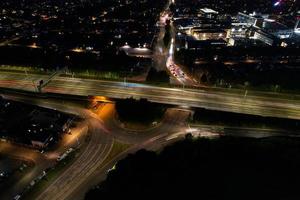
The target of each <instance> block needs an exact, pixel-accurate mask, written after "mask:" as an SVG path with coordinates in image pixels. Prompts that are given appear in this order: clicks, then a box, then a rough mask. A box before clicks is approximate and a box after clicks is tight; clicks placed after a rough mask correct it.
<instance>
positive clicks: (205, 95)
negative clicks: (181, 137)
mask: <svg viewBox="0 0 300 200" xmlns="http://www.w3.org/2000/svg"><path fill="white" fill-rule="evenodd" d="M45 76H46V75H34V74H31V75H28V76H24V75H23V74H22V73H2V72H1V74H0V87H1V88H11V89H17V90H21V91H31V92H35V90H34V88H33V86H32V82H38V81H39V80H41V79H46V78H47V77H45ZM42 93H43V94H45V95H46V94H50V95H72V96H79V97H86V98H87V97H90V96H96V97H97V96H99V97H100V96H101V97H108V98H109V99H124V98H130V97H132V98H135V99H140V98H146V99H148V100H149V101H152V102H156V103H163V104H170V105H178V106H185V107H195V108H206V109H211V110H218V111H227V112H235V113H242V114H251V115H259V116H266V117H278V118H289V119H300V96H298V95H288V94H276V93H264V92H252V91H248V92H246V93H245V91H244V90H234V89H211V88H200V89H189V88H184V89H183V88H168V87H157V86H151V85H145V84H138V83H124V82H113V81H103V80H91V79H79V78H68V77H61V76H57V77H54V78H53V79H52V80H51V81H50V82H49V83H48V84H47V85H46V86H45V87H44V88H43V90H42Z"/></svg>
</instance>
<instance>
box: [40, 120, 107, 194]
mask: <svg viewBox="0 0 300 200" xmlns="http://www.w3.org/2000/svg"><path fill="white" fill-rule="evenodd" d="M90 123H93V125H92V127H93V128H92V129H90V131H91V132H93V133H91V138H90V140H89V144H88V148H86V149H85V151H84V152H83V153H82V154H81V155H80V157H79V158H78V159H76V160H75V162H74V163H73V164H72V165H71V166H70V167H69V168H68V169H66V171H64V173H63V174H61V175H60V176H59V177H58V178H57V179H56V180H55V181H54V182H53V183H52V184H51V185H49V186H48V187H47V188H46V190H44V191H43V192H42V193H41V194H40V195H39V196H38V197H37V198H36V199H37V200H39V199H40V200H47V199H65V198H66V197H68V195H70V194H71V193H72V192H73V191H74V190H77V189H78V187H80V185H81V183H82V182H83V181H84V180H85V179H86V177H88V176H89V175H90V174H91V173H93V171H94V169H95V168H97V167H98V166H99V165H100V164H101V163H102V162H103V161H104V160H105V158H106V156H107V155H108V154H109V152H110V149H111V147H112V138H111V137H107V136H105V135H103V133H102V134H101V132H98V131H99V128H100V127H98V128H96V127H97V126H99V124H98V123H99V122H98V121H97V120H95V119H93V120H91V121H90Z"/></svg>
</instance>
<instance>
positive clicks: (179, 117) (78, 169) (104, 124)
mask: <svg viewBox="0 0 300 200" xmlns="http://www.w3.org/2000/svg"><path fill="white" fill-rule="evenodd" d="M14 98H15V100H19V101H23V102H27V103H33V104H36V105H39V106H43V107H48V108H52V109H57V110H60V111H64V112H71V111H72V112H73V113H77V114H79V115H81V116H83V117H84V118H87V119H90V118H91V122H90V123H91V125H92V127H91V128H90V130H91V132H94V133H95V134H92V135H93V137H94V138H92V139H91V140H90V141H89V142H90V144H89V145H88V146H89V148H87V149H86V150H85V152H83V155H82V156H80V157H79V158H77V159H76V161H75V162H74V164H73V165H71V166H70V167H69V168H68V169H66V171H65V172H64V173H63V174H62V175H61V176H60V177H58V178H57V179H56V180H55V181H54V182H52V183H51V184H50V185H49V186H48V187H47V188H46V189H45V190H44V191H43V192H42V193H41V194H40V196H39V197H38V198H37V199H41V200H42V199H66V200H68V199H70V200H71V199H72V200H73V199H82V197H83V194H84V193H85V192H86V191H87V189H88V188H89V187H90V186H91V183H93V184H96V183H98V182H99V181H101V180H104V179H105V177H106V175H107V170H108V169H110V168H111V167H112V166H113V165H114V164H115V163H116V162H117V161H118V160H119V159H122V158H124V157H126V155H128V153H134V152H135V151H137V150H139V149H142V148H146V149H150V150H157V149H160V148H162V147H163V146H165V145H168V144H170V143H173V142H174V141H177V140H179V139H182V138H183V137H184V135H185V134H186V133H189V132H192V133H193V134H194V135H196V136H197V135H198V136H206V137H215V136H216V135H218V134H219V133H222V131H219V129H217V130H216V129H214V127H213V128H208V127H201V128H199V127H192V128H198V130H197V132H195V131H192V130H191V128H190V127H188V126H187V124H186V119H187V118H188V116H189V113H190V112H189V111H188V110H186V111H185V110H180V109H169V110H168V111H167V112H166V115H165V117H164V119H163V122H162V124H161V125H159V126H157V127H156V128H153V129H149V130H148V131H145V132H134V133H133V132H132V131H128V130H124V129H122V128H120V126H118V125H117V124H116V121H114V120H113V119H114V112H115V110H114V107H113V104H111V103H107V104H106V105H105V106H103V108H101V111H100V112H99V114H97V113H93V112H91V111H89V110H87V109H85V108H83V107H78V106H74V105H72V104H69V103H65V104H62V103H59V102H56V101H52V100H50V99H36V98H34V97H14ZM93 127H94V128H93ZM244 131H245V130H240V131H239V130H236V131H235V132H234V134H240V135H241V136H243V134H246V136H249V137H259V136H260V135H261V132H259V133H258V134H257V131H251V132H249V131H247V132H246V133H243V132H244ZM96 133H97V134H96ZM276 134H277V133H276V132H275V133H273V132H270V134H269V136H274V135H276ZM267 136H268V135H267ZM113 140H116V141H119V142H122V143H128V144H133V147H132V148H130V149H128V150H126V151H125V152H123V153H121V154H120V155H118V156H116V157H114V158H112V159H111V161H110V162H108V163H105V165H104V166H102V164H103V160H105V158H106V157H107V156H108V154H109V152H110V147H111V145H110V144H111V142H112V141H113ZM93 141H94V142H93ZM101 166H102V167H101ZM99 167H101V168H99ZM95 177H96V178H95ZM87 184H88V185H87Z"/></svg>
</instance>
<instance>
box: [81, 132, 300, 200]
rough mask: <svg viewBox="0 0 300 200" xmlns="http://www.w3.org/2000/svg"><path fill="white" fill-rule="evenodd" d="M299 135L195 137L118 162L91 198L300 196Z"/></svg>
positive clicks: (280, 197) (91, 199)
mask: <svg viewBox="0 0 300 200" xmlns="http://www.w3.org/2000/svg"><path fill="white" fill-rule="evenodd" d="M299 167H300V140H299V139H296V138H265V139H249V138H231V137H222V138H220V139H215V140H210V139H197V140H194V139H191V138H187V139H186V140H184V141H180V142H177V143H176V144H174V145H172V146H168V147H166V148H165V149H164V150H163V151H162V152H161V153H159V154H157V153H154V152H149V151H145V150H141V151H139V152H137V153H136V154H134V155H129V156H128V157H127V158H126V159H124V160H121V161H120V162H119V163H118V164H117V165H116V170H114V171H111V172H110V173H109V175H108V177H107V179H106V180H105V181H104V182H103V183H102V184H101V185H100V186H99V187H97V188H96V189H92V190H90V191H89V192H88V193H87V194H86V198H85V199H86V200H93V199H108V198H116V197H122V198H124V199H127V198H133V197H134V198H136V197H143V198H144V197H147V198H153V197H164V196H166V195H168V197H169V198H171V197H180V196H184V197H185V198H184V199H191V198H190V197H193V198H195V199H209V200H212V199H284V200H289V199H293V200H294V199H299V198H300V192H299V189H298V187H299V178H300V172H299Z"/></svg>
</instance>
